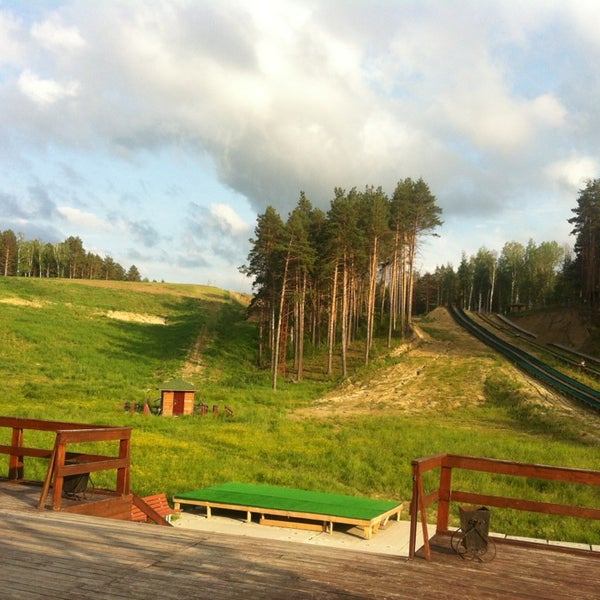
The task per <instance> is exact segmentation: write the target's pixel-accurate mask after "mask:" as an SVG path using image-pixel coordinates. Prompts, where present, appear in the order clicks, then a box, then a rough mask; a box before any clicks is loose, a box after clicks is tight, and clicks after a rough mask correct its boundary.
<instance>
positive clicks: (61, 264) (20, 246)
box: [0, 229, 141, 281]
mask: <svg viewBox="0 0 600 600" xmlns="http://www.w3.org/2000/svg"><path fill="white" fill-rule="evenodd" d="M0 275H4V276H5V277H12V276H15V277H19V276H22V277H60V278H67V279H105V280H111V281H141V277H140V273H139V271H138V269H137V267H136V266H135V265H132V266H131V267H129V269H128V270H125V269H124V268H123V267H122V266H121V265H120V264H119V263H117V262H115V261H114V260H113V259H112V258H111V257H110V256H106V257H104V258H103V257H101V256H99V255H98V254H93V253H92V252H88V251H86V250H85V248H84V247H83V242H82V240H81V239H80V238H79V237H73V236H71V237H68V238H67V239H66V240H65V241H64V242H58V243H56V244H51V243H50V242H44V241H42V240H39V239H35V240H27V239H25V236H24V235H23V234H22V233H18V234H15V232H14V231H13V230H12V229H6V230H5V231H2V232H0Z"/></svg>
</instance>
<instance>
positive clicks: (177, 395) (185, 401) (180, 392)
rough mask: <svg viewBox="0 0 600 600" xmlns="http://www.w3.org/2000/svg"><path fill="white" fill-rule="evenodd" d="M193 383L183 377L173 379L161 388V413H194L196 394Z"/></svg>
mask: <svg viewBox="0 0 600 600" xmlns="http://www.w3.org/2000/svg"><path fill="white" fill-rule="evenodd" d="M195 393H196V390H195V388H194V386H193V385H192V384H191V383H187V382H186V381H183V379H172V380H171V381H167V382H165V383H164V384H163V385H162V387H161V388H160V407H161V414H162V415H164V416H165V417H172V416H176V415H192V414H194V394H195Z"/></svg>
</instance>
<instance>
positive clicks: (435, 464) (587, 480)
mask: <svg viewBox="0 0 600 600" xmlns="http://www.w3.org/2000/svg"><path fill="white" fill-rule="evenodd" d="M454 469H464V470H467V471H479V472H484V473H491V474H501V475H509V476H514V477H529V478H536V479H545V480H548V481H560V482H566V483H576V484H584V485H593V486H600V471H593V470H588V469H571V468H567V467H554V466H548V465H537V464H530V463H519V462H512V461H506V460H498V459H492V458H475V457H472V456H460V455H457V454H438V455H435V456H429V457H426V458H420V459H418V460H414V461H413V462H412V472H413V492H412V501H411V506H410V516H411V523H410V542H409V556H410V557H414V555H415V552H416V540H417V529H418V526H419V520H420V523H421V527H422V530H423V544H424V551H425V558H426V559H427V560H431V549H430V546H429V534H428V531H427V508H428V507H429V506H431V505H433V504H435V503H436V502H437V525H436V533H448V532H449V529H448V524H449V517H450V505H451V503H452V502H464V503H468V504H470V505H479V506H495V507H497V508H510V509H515V510H526V511H532V512H539V513H544V514H550V515H558V516H569V517H581V518H584V519H596V520H600V509H598V508H592V507H581V506H571V505H565V504H554V503H549V502H539V501H536V500H525V499H523V498H507V497H502V496H491V495H487V494H479V493H474V492H466V491H461V490H457V489H453V487H452V473H453V470H454ZM432 470H439V485H438V487H437V488H436V489H433V490H432V491H429V492H427V493H426V491H425V489H424V483H423V475H424V474H425V473H427V472H429V471H432Z"/></svg>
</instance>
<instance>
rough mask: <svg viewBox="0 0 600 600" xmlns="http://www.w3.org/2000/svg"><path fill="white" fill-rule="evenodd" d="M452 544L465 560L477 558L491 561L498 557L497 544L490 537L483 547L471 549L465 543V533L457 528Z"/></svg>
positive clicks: (451, 540) (480, 560)
mask: <svg viewBox="0 0 600 600" xmlns="http://www.w3.org/2000/svg"><path fill="white" fill-rule="evenodd" d="M450 545H451V547H452V549H453V550H454V552H456V554H458V556H460V557H461V558H462V559H464V560H477V561H479V562H490V561H492V560H494V558H495V557H496V544H495V543H494V540H492V539H491V538H488V539H487V541H486V543H485V545H484V546H483V547H481V548H476V549H469V548H467V546H466V545H465V533H464V532H463V530H462V529H457V530H456V531H455V532H454V533H453V534H452V537H451V538H450Z"/></svg>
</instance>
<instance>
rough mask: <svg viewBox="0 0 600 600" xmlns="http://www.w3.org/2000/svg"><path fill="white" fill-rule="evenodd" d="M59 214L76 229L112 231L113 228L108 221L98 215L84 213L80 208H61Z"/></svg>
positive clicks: (58, 210) (58, 209)
mask: <svg viewBox="0 0 600 600" xmlns="http://www.w3.org/2000/svg"><path fill="white" fill-rule="evenodd" d="M57 212H58V213H59V214H60V215H61V216H62V218H63V219H64V220H65V221H66V222H67V223H68V224H69V225H72V226H74V227H75V228H76V229H77V228H79V229H84V230H96V229H105V230H108V229H111V228H112V226H111V224H110V223H109V222H108V221H105V220H103V219H101V218H100V217H98V216H97V215H95V214H93V213H90V212H85V211H82V210H80V209H78V208H73V207H70V206H59V207H58V208H57Z"/></svg>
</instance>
